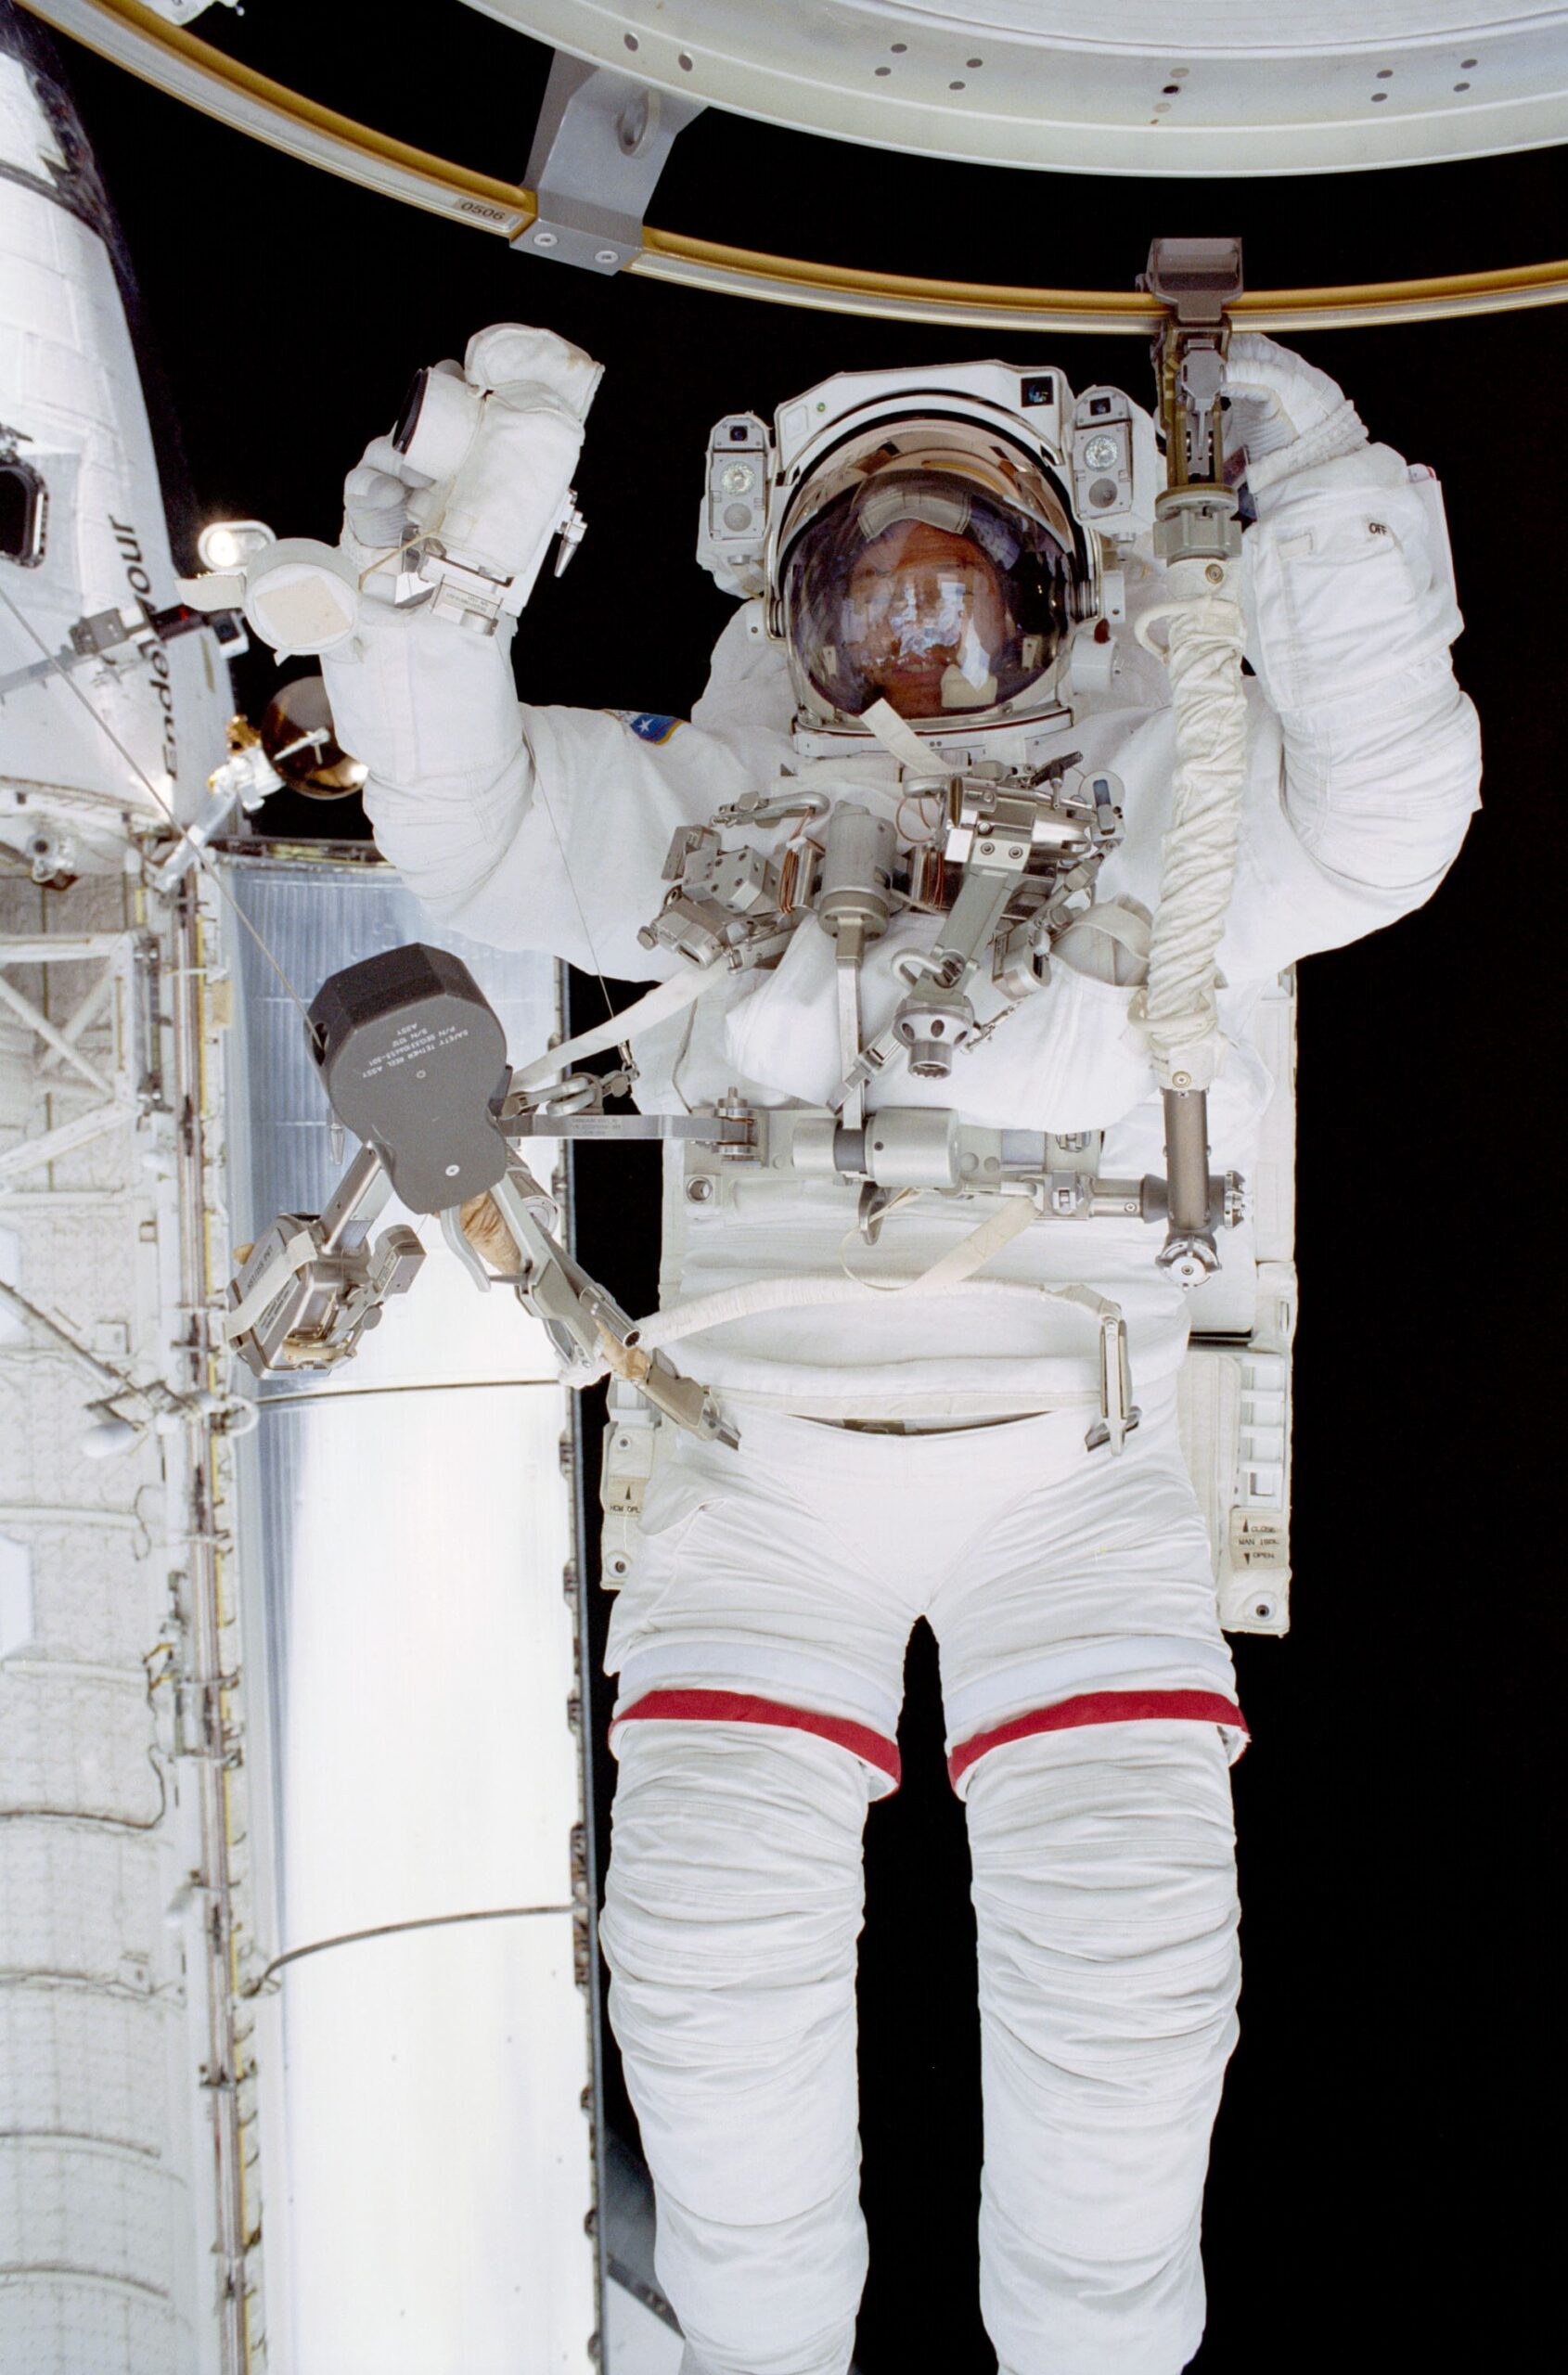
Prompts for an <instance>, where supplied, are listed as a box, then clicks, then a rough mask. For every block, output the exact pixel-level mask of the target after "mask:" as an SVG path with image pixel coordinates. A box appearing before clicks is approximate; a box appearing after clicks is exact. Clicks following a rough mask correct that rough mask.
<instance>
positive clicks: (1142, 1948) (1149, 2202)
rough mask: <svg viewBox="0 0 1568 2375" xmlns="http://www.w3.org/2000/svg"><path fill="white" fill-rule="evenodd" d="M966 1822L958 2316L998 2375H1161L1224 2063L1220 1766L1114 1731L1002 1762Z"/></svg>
mask: <svg viewBox="0 0 1568 2375" xmlns="http://www.w3.org/2000/svg"><path fill="white" fill-rule="evenodd" d="M968 1815H969V1827H970V1847H971V1853H972V1855H973V1861H974V1900H975V1907H976V1912H977V1915H978V1920H979V1957H980V2005H981V2022H982V2062H983V2085H984V2102H985V2169H984V2175H983V2181H982V2193H981V2267H982V2274H981V2300H982V2307H983V2314H984V2317H985V2324H986V2330H987V2331H988V2332H989V2333H990V2335H991V2338H992V2340H993V2342H994V2343H996V2352H997V2358H998V2362H999V2365H1000V2369H1001V2370H1002V2375H1178V2370H1179V2369H1181V2368H1183V2367H1185V2366H1186V2365H1187V2363H1188V2361H1189V2358H1190V2357H1191V2356H1192V2355H1193V2353H1194V2352H1195V2351H1196V2350H1197V2348H1198V2344H1199V2342H1200V2340H1201V2338H1202V2330H1203V2277H1202V2261H1201V2259H1200V2256H1199V2221H1200V2215H1201V2212H1202V2193H1203V2180H1204V2175H1205V2172H1206V2169H1207V2165H1208V2154H1209V2134H1210V2130H1211V2128H1212V2126H1213V2125H1214V2119H1215V2112H1216V2110H1217V2109H1218V2105H1219V2097H1220V2086H1221V2083H1222V2080H1223V2077H1224V2073H1225V2065H1226V2061H1227V2058H1228V2056H1229V2054H1230V2051H1231V2048H1232V2046H1233V2045H1234V2043H1235V2040H1236V2011H1235V2008H1236V1997H1237V1993H1238V1989H1239V1986H1240V1961H1239V1957H1238V1952H1237V1942H1236V1930H1237V1903H1236V1884H1235V1874H1234V1856H1233V1846H1232V1831H1231V1819H1230V1791H1229V1781H1228V1776H1227V1760H1226V1751H1225V1747H1224V1745H1223V1742H1222V1740H1221V1737H1220V1734H1219V1733H1218V1732H1217V1731H1216V1730H1215V1728H1214V1727H1211V1726H1208V1725H1200V1724H1192V1723H1179V1722H1178V1723H1158V1722H1137V1723H1129V1724H1118V1725H1110V1726H1103V1727H1100V1726H1096V1727H1086V1728H1083V1729H1073V1730H1067V1731H1060V1732H1053V1733H1047V1734H1045V1735H1041V1736H1037V1737H1035V1738H1032V1739H1025V1740H1016V1741H1014V1742H1012V1743H1010V1744H1009V1745H1008V1746H1006V1747H1003V1748H1000V1749H998V1750H996V1751H995V1752H993V1753H992V1754H991V1755H989V1756H987V1757H986V1758H985V1759H984V1761H983V1764H982V1765H980V1767H979V1768H978V1769H977V1771H976V1772H975V1775H974V1777H973V1779H972V1781H971V1783H970V1792H969V1801H968Z"/></svg>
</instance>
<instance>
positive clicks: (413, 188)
mask: <svg viewBox="0 0 1568 2375" xmlns="http://www.w3.org/2000/svg"><path fill="white" fill-rule="evenodd" d="M22 5H23V6H25V7H28V8H30V9H31V10H32V13H33V14H34V15H35V16H38V17H42V18H43V19H45V22H46V23H48V24H51V25H53V26H54V27H56V29H57V30H58V31H59V32H63V33H67V34H70V35H71V37H72V38H73V39H75V40H77V41H80V42H83V43H84V44H85V45H86V46H87V47H88V48H90V49H94V50H96V51H97V52H98V53H99V55H100V56H102V57H105V58H111V59H113V61H114V62H115V63H116V64H117V65H121V66H123V67H125V68H127V69H128V70H129V71H131V72H132V73H134V74H137V75H139V76H140V77H141V78H142V79H143V81H145V82H148V83H153V84H155V85H156V87H157V88H158V89H160V90H161V91H163V92H165V93H166V94H168V95H169V96H172V97H174V98H178V99H183V100H185V101H186V103H187V104H188V105H190V106H192V107H195V108H198V109H200V110H201V111H202V112H203V113H204V114H207V115H212V116H215V117H217V118H218V119H219V120H220V121H221V122H225V123H227V124H229V125H231V126H232V127H233V128H235V129H236V130H238V131H241V132H245V133H248V134H250V135H251V137H252V138H254V139H258V140H263V141H266V142H267V143H269V144H270V146H272V147H273V148H280V149H283V150H284V151H286V152H287V153H288V154H289V155H291V156H295V157H300V158H302V159H303V160H305V161H307V162H309V163H311V164H315V165H318V166H320V167H321V168H322V169H323V171H325V172H327V173H337V174H339V175H341V177H342V178H343V179H345V180H348V181H353V182H356V183H358V184H359V185H360V186H361V187H362V188H367V189H374V190H377V191H379V193H380V194H381V195H382V196H384V197H389V198H395V199H401V200H402V201H403V202H404V203H405V204H406V205H411V206H418V207H422V208H423V209H425V211H426V212H431V213H436V214H441V215H443V216H445V217H446V218H447V219H448V220H449V221H452V222H457V223H462V224H466V225H469V226H470V227H472V228H474V229H477V230H481V231H488V232H491V233H493V234H494V235H495V236H497V237H499V238H505V239H507V240H508V241H512V242H516V241H517V240H518V239H519V238H520V237H521V234H522V233H523V232H524V231H526V230H527V228H528V226H529V225H530V224H531V223H532V222H533V219H534V215H535V212H536V211H537V210H536V207H535V204H534V198H533V191H532V190H528V189H524V188H523V187H522V186H521V185H520V184H517V183H513V182H504V181H498V180H496V179H495V177H494V176H492V175H490V174H485V173H473V172H470V171H469V168H468V167H466V166H463V165H456V164H453V163H452V162H451V161H450V160H447V159H446V158H443V157H437V156H434V155H432V154H431V152H430V150H428V149H424V148H412V147H410V146H409V144H408V143H407V142H405V141H401V140H393V139H391V138H390V137H389V136H388V135H386V134H385V133H381V132H377V131H375V130H373V129H372V128H371V127H370V126H369V125H367V124H363V123H358V122H355V121H354V119H353V117H352V116H346V115H341V114H339V113H338V112H337V110H336V109H332V108H326V107H321V106H319V105H318V104H317V103H316V101H315V100H314V99H307V98H305V97H303V96H302V94H301V93H299V92H298V91H291V90H289V87H288V86H287V84H285V83H277V82H274V81H273V80H272V78H271V77H270V76H268V75H265V74H259V73H257V72H256V71H255V70H254V69H253V68H251V67H249V66H242V65H240V64H238V62H237V60H235V59H234V58H227V57H225V55H224V52H223V51H222V50H220V49H216V48H214V47H213V46H212V44H211V43H210V42H204V41H201V40H199V39H198V37H197V36H196V35H195V34H194V33H191V32H186V31H185V29H184V28H183V27H181V26H177V25H173V24H171V23H169V21H168V20H167V19H165V18H162V17H160V16H158V15H156V14H155V13H154V11H153V10H152V9H150V8H148V7H144V6H141V5H140V0H22ZM643 240H644V245H643V250H642V252H641V253H640V254H639V255H637V256H636V257H635V258H634V259H633V260H632V262H631V263H629V264H628V265H627V267H626V269H627V270H628V271H629V272H634V273H636V274H637V275H638V276H640V277H642V278H645V279H652V280H663V281H673V282H675V283H678V284H679V285H681V286H683V287H686V288H691V289H707V290H710V291H712V292H714V293H718V294H724V295H729V296H737V297H750V298H754V299H761V300H762V301H763V302H767V303H773V304H785V305H800V306H806V307H810V308H812V309H814V310H817V311H823V312H829V313H841V314H859V315H882V316H884V317H886V318H890V319H893V320H900V321H912V322H940V323H944V324H946V325H948V326H950V327H958V328H972V329H998V328H1002V329H1006V328H1011V329H1024V330H1028V331H1030V332H1031V333H1036V332H1040V331H1046V332H1050V333H1053V334H1063V333H1065V334H1077V333H1086V332H1094V333H1096V334H1098V335H1099V336H1105V335H1108V334H1110V335H1117V334H1120V335H1129V334H1130V335H1132V336H1135V337H1147V336H1148V335H1149V333H1150V330H1151V329H1152V328H1153V327H1155V325H1156V324H1157V323H1158V322H1159V321H1161V320H1162V319H1163V309H1162V308H1161V307H1159V306H1157V305H1153V304H1151V303H1150V301H1149V299H1148V298H1147V297H1145V296H1142V295H1140V294H1138V293H1137V292H1136V291H1131V290H1123V289H1026V288H1008V287H1003V286H994V285H992V284H990V283H988V282H984V281H957V280H932V279H926V278H922V277H921V276H919V275H916V274H908V273H890V272H868V271H861V270H857V269H855V267H853V266H849V265H843V264H831V263H809V262H805V261H803V260H802V259H800V258H798V257H791V256H776V255H769V254H767V253H765V252H764V251H762V250H756V249H752V248H732V247H726V246H725V245H724V244H723V243H722V242H719V241H716V240H712V239H698V238H689V237H688V236H686V235H685V234H683V233H680V232H675V231H659V230H655V229H653V228H652V227H651V226H649V227H647V228H645V230H644V233H643ZM1564 302H1568V258H1565V259H1562V260H1561V261H1559V262H1556V263H1537V264H1520V265H1513V266H1509V267H1505V268H1504V269H1502V270H1499V271H1495V272H1461V273H1451V274H1447V275H1445V276H1437V277H1431V278H1425V279H1413V280H1385V281H1372V282H1369V283H1366V284H1364V285H1360V286H1356V285H1348V286H1344V287H1330V288H1322V289H1251V290H1249V291H1248V292H1247V294H1246V295H1245V296H1243V297H1241V298H1240V299H1239V300H1238V301H1237V302H1236V303H1235V305H1234V306H1233V307H1232V308H1231V313H1232V315H1233V317H1234V318H1235V319H1236V320H1238V321H1240V322H1243V323H1244V324H1245V326H1246V327H1247V328H1249V329H1257V330H1284V331H1287V332H1289V331H1292V330H1305V329H1329V328H1333V329H1357V328H1368V327H1374V326H1380V325H1386V324H1391V323H1403V322H1416V321H1452V320H1454V319H1456V318H1458V317H1459V316H1461V315H1479V314H1496V313H1506V312H1512V311H1514V310H1515V309H1517V308H1519V307H1523V306H1532V305H1560V304H1562V303H1564Z"/></svg>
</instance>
